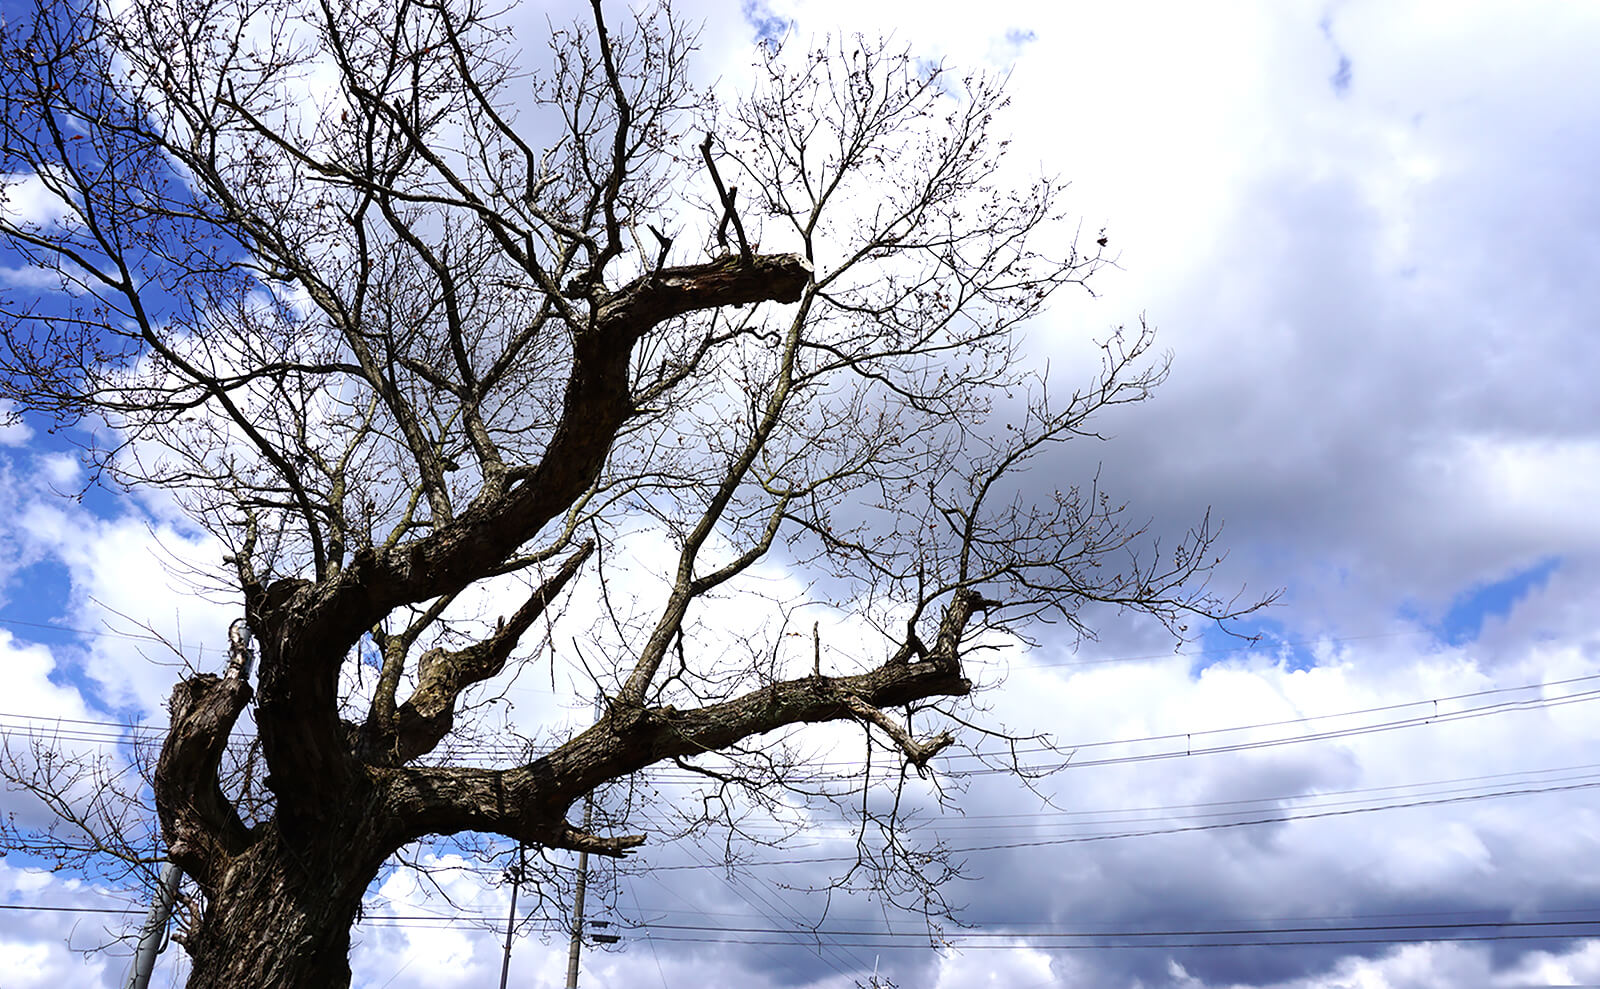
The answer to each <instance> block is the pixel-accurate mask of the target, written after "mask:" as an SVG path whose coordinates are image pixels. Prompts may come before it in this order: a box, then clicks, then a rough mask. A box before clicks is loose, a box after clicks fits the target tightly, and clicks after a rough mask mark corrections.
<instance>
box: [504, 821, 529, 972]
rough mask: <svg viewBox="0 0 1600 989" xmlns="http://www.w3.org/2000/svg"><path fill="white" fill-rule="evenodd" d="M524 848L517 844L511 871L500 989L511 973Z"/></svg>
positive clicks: (524, 862) (523, 864)
mask: <svg viewBox="0 0 1600 989" xmlns="http://www.w3.org/2000/svg"><path fill="white" fill-rule="evenodd" d="M524 849H525V846H523V845H521V844H518V845H517V864H516V865H515V866H513V867H512V872H511V912H510V913H508V914H506V953H505V958H504V959H502V960H501V962H500V989H506V978H507V977H508V976H510V974H511V932H512V931H514V930H516V928H517V888H518V887H519V886H521V885H522V872H523V869H524V868H525V867H526V861H525V859H524V858H523V856H524V854H525V850H524Z"/></svg>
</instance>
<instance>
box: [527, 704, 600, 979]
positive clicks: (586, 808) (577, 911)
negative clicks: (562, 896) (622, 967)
mask: <svg viewBox="0 0 1600 989" xmlns="http://www.w3.org/2000/svg"><path fill="white" fill-rule="evenodd" d="M600 699H601V698H600V695H599V694H596V695H595V698H594V719H595V720H596V721H599V720H600ZM593 816H594V793H593V792H590V793H588V794H585V795H584V798H583V830H584V832H585V833H587V832H588V830H589V824H590V820H591V819H592V818H593ZM588 891H589V853H588V852H579V853H578V888H577V890H576V891H575V892H574V893H573V896H572V943H571V944H570V945H568V946H567V989H578V956H579V954H580V953H581V952H582V951H583V896H584V894H585V893H587V892H588ZM502 989H503V987H502Z"/></svg>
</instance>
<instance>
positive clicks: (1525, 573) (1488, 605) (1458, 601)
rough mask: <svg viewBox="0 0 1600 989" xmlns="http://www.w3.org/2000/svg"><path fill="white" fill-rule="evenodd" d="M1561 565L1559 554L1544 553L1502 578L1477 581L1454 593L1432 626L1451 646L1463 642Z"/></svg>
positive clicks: (1537, 586) (1531, 591) (1541, 582)
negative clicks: (1529, 563)
mask: <svg viewBox="0 0 1600 989" xmlns="http://www.w3.org/2000/svg"><path fill="white" fill-rule="evenodd" d="M1560 566H1561V558H1560V557H1559V556H1552V557H1547V558H1545V559H1543V560H1540V561H1539V562H1538V563H1535V564H1534V565H1533V566H1531V567H1528V568H1527V569H1525V570H1519V571H1517V572H1516V573H1513V574H1512V575H1511V576H1509V577H1507V578H1505V579H1504V580H1497V581H1493V582H1491V583H1487V584H1479V585H1477V586H1476V587H1473V588H1471V589H1469V590H1467V591H1464V592H1462V593H1461V594H1458V595H1456V597H1455V599H1454V600H1452V601H1451V602H1450V607H1449V608H1448V609H1446V611H1445V613H1444V617H1443V618H1441V619H1440V620H1439V622H1438V624H1436V625H1433V626H1431V628H1432V631H1433V633H1434V634H1435V635H1436V636H1438V637H1439V639H1440V641H1442V642H1446V643H1448V644H1450V645H1452V646H1459V645H1465V644H1466V643H1468V642H1471V641H1473V640H1474V639H1476V638H1477V637H1478V635H1479V633H1480V632H1482V631H1483V623H1484V621H1485V620H1487V619H1489V618H1504V617H1505V616H1506V615H1508V614H1510V613H1511V609H1512V608H1514V607H1516V604H1517V602H1518V601H1521V600H1522V599H1523V598H1525V597H1527V596H1528V595H1529V594H1531V593H1533V592H1534V591H1536V590H1538V589H1539V588H1540V587H1543V586H1544V584H1545V582H1546V581H1547V580H1549V579H1550V575H1551V574H1553V573H1555V572H1556V569H1557V568H1559V567H1560Z"/></svg>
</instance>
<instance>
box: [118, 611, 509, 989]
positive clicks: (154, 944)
mask: <svg viewBox="0 0 1600 989" xmlns="http://www.w3.org/2000/svg"><path fill="white" fill-rule="evenodd" d="M252 660H253V657H252V656H251V655H250V626H249V625H247V624H245V622H244V620H243V619H240V620H239V621H236V622H234V623H233V624H232V625H230V626H228V670H227V674H226V676H227V679H229V680H249V679H250V664H251V662H252ZM182 881H183V870H182V869H180V868H178V866H177V864H176V863H173V862H168V863H166V864H165V865H163V866H162V867H161V886H160V888H159V889H158V890H157V891H156V898H155V901H154V902H152V903H151V904H150V913H149V915H148V916H146V917H145V921H144V927H143V928H141V929H140V931H139V947H138V949H137V950H136V951H135V952H134V953H133V969H132V970H131V971H130V972H129V973H128V983H127V989H146V987H147V986H149V985H150V974H151V973H152V972H154V971H155V967H156V955H159V954H160V953H161V949H162V947H163V946H164V945H163V942H164V941H165V939H166V934H167V921H168V920H170V919H171V918H172V904H173V903H174V902H175V901H176V900H177V898H178V884H179V883H180V882H182ZM501 989H505V987H504V984H502V985H501Z"/></svg>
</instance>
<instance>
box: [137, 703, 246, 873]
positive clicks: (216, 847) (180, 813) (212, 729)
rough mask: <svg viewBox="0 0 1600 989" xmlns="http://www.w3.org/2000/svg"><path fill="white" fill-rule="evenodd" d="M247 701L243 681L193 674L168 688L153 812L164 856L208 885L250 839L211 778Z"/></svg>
mask: <svg viewBox="0 0 1600 989" xmlns="http://www.w3.org/2000/svg"><path fill="white" fill-rule="evenodd" d="M249 702H250V685H249V684H248V683H246V682H245V681H244V680H243V679H242V678H238V679H235V678H229V679H222V678H221V677H217V676H215V675H213V674H209V673H198V674H195V675H194V676H191V677H188V678H186V679H183V680H180V681H178V683H177V684H176V685H175V686H174V687H173V688H172V700H171V703H170V706H171V709H172V727H171V729H170V730H169V731H168V733H167V739H166V741H165V742H164V743H163V744H162V746H161V755H160V757H159V759H158V761H157V762H156V772H155V780H154V786H155V791H156V795H157V800H156V808H157V810H158V811H159V812H160V816H161V827H162V830H163V831H164V832H165V833H166V839H167V854H168V856H169V857H170V858H171V859H172V861H174V862H176V863H178V865H179V866H180V867H182V869H183V871H184V872H186V873H188V874H189V875H191V876H193V877H194V878H195V879H196V880H197V881H198V882H199V883H200V884H201V885H202V886H203V887H206V888H210V887H211V885H212V884H213V883H215V881H216V878H217V874H218V872H219V871H220V870H221V869H223V868H225V867H226V865H227V863H228V859H229V858H230V857H231V856H233V855H236V854H238V853H239V852H240V851H242V850H243V849H244V848H245V847H246V846H247V845H248V844H249V842H250V833H249V831H248V830H247V829H246V828H245V826H244V822H243V821H241V820H240V819H239V812H238V811H237V810H235V809H234V807H233V804H232V803H231V802H229V800H228V798H227V797H226V796H224V795H223V793H222V786H221V785H220V784H219V783H218V781H217V769H218V767H219V766H220V765H221V762H222V755H223V751H224V750H225V749H226V748H227V745H228V735H229V733H230V732H231V731H232V730H233V724H234V722H235V721H236V720H237V719H238V717H239V712H241V711H243V710H244V706H245V705H246V704H248V703H249Z"/></svg>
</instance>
